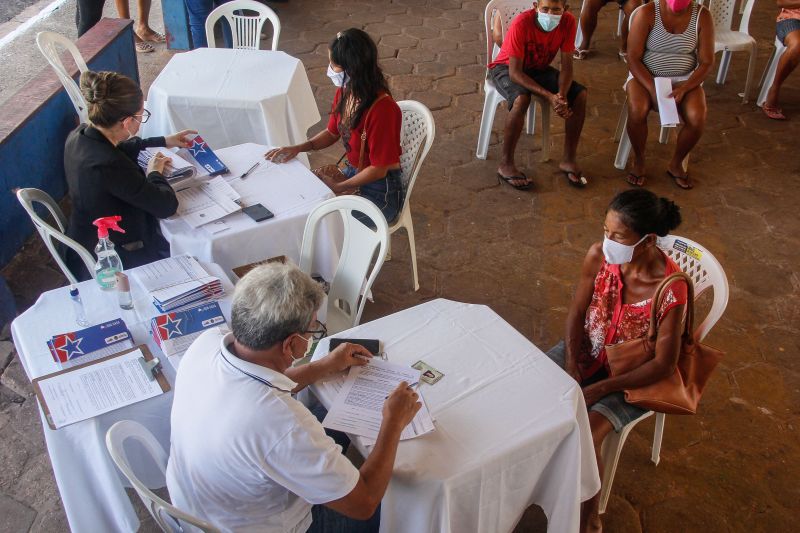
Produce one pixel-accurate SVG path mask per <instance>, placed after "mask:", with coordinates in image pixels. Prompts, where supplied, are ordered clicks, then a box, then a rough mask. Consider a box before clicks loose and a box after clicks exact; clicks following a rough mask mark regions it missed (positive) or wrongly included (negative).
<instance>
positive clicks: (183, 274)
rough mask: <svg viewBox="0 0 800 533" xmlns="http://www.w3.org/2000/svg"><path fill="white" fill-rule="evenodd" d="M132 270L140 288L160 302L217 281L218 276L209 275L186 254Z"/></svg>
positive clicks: (195, 260)
mask: <svg viewBox="0 0 800 533" xmlns="http://www.w3.org/2000/svg"><path fill="white" fill-rule="evenodd" d="M132 272H133V277H134V279H136V281H137V282H139V283H140V284H141V285H142V288H144V290H145V291H147V292H148V293H150V295H151V296H152V297H153V298H155V299H156V300H158V301H160V302H165V301H169V300H172V299H174V298H180V297H182V296H183V295H185V294H187V293H190V292H192V291H197V290H200V289H202V288H203V287H204V286H205V285H209V284H218V283H219V278H217V277H214V276H210V275H209V274H208V272H206V271H205V269H204V268H203V267H202V266H201V265H200V263H198V262H197V259H195V258H194V257H191V256H188V255H179V256H176V257H168V258H166V259H161V260H160V261H154V262H152V263H148V264H146V265H143V266H141V267H139V268H136V269H134V270H133V271H132Z"/></svg>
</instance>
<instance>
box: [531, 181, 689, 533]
mask: <svg viewBox="0 0 800 533" xmlns="http://www.w3.org/2000/svg"><path fill="white" fill-rule="evenodd" d="M680 222H681V215H680V209H679V208H678V207H677V206H676V205H675V204H674V203H673V202H671V201H670V200H667V199H666V198H659V197H657V196H656V195H655V194H653V193H652V192H650V191H648V190H645V189H631V190H627V191H624V192H621V193H619V194H618V195H617V196H615V197H614V199H613V200H612V201H611V204H610V205H609V206H608V210H607V211H606V218H605V223H604V224H603V229H604V232H605V237H604V239H603V242H602V243H599V242H598V243H595V244H593V245H592V246H591V248H589V252H588V253H587V254H586V259H584V261H583V269H582V272H581V278H580V280H579V282H578V287H577V289H576V291H575V296H574V298H573V299H572V305H571V306H570V310H569V314H568V316H567V324H566V326H567V327H566V339H565V340H564V341H561V342H560V343H559V344H557V345H556V346H554V347H553V348H551V349H550V351H549V352H548V353H547V355H548V356H549V357H550V358H551V359H552V360H553V361H554V362H556V363H557V364H558V365H559V366H561V367H562V368H564V370H566V372H567V373H568V374H569V375H570V376H572V377H573V378H574V379H575V380H576V381H577V382H578V383H580V384H581V387H582V388H583V396H584V399H585V400H586V406H587V407H588V408H589V424H590V425H591V428H592V440H593V441H594V446H595V454H596V457H597V466H598V468H599V469H600V477H601V479H602V477H603V474H602V470H603V464H602V462H601V455H600V447H601V446H602V444H603V440H604V439H605V437H606V435H608V433H609V432H610V431H611V430H612V429H613V430H614V431H617V432H619V431H620V430H621V429H622V428H623V427H624V426H625V425H627V424H628V423H629V422H632V421H634V420H636V419H637V418H639V417H640V416H642V415H643V414H645V412H646V411H644V410H642V409H640V408H639V407H636V406H634V405H631V404H628V403H626V402H625V398H624V395H623V391H624V390H625V389H635V388H637V387H642V386H645V385H650V384H651V383H655V382H657V381H659V380H661V379H663V378H665V377H667V376H669V375H671V374H672V373H673V372H674V371H675V365H676V364H677V362H678V354H679V350H680V345H681V332H682V324H683V315H684V312H685V308H686V286H685V285H684V284H683V283H681V282H675V283H673V284H671V285H670V286H669V288H668V289H667V291H666V295H665V297H664V300H663V302H662V304H661V306H660V307H659V308H658V309H657V310H655V311H653V309H652V297H653V293H654V292H655V290H656V288H657V287H658V285H659V284H660V283H661V281H662V280H663V279H664V278H665V277H667V276H669V275H670V274H672V273H673V272H678V271H679V270H680V268H679V267H678V266H677V265H676V264H675V263H674V262H673V261H672V259H670V258H669V257H668V256H667V254H665V253H664V252H663V251H662V250H661V249H660V248H658V246H656V240H657V237H658V236H660V237H663V236H665V235H667V234H668V233H669V232H670V231H672V230H673V229H675V228H676V227H677V226H678V225H679V224H680ZM653 312H655V313H657V315H656V316H657V320H658V324H659V327H658V338H657V340H656V355H655V357H654V358H653V359H652V360H651V361H648V362H647V363H645V364H643V365H642V366H640V367H639V368H637V369H635V370H632V371H630V372H627V373H625V374H620V375H616V376H611V375H610V372H609V367H608V361H607V360H606V350H605V347H606V345H609V344H617V343H620V342H623V341H627V340H631V339H636V338H639V337H643V336H644V335H645V333H646V332H647V330H648V327H649V324H650V314H651V313H653ZM599 496H600V495H599V494H597V495H596V496H595V497H594V498H592V499H591V500H588V501H587V502H586V504H585V505H584V508H583V513H582V517H581V519H582V520H581V521H582V523H583V524H584V525H585V527H584V528H583V529H584V531H599V530H600V529H601V527H602V525H601V523H600V517H599V514H598V505H599V501H600V498H599Z"/></svg>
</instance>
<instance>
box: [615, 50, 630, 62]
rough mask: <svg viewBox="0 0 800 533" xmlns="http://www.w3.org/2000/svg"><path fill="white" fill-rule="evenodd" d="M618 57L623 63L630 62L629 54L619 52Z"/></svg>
mask: <svg viewBox="0 0 800 533" xmlns="http://www.w3.org/2000/svg"><path fill="white" fill-rule="evenodd" d="M617 55H618V56H619V58H620V59H621V60H622V62H623V63H627V62H628V52H622V51H620V52H617Z"/></svg>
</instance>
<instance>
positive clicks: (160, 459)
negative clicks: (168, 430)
mask: <svg viewBox="0 0 800 533" xmlns="http://www.w3.org/2000/svg"><path fill="white" fill-rule="evenodd" d="M129 439H130V440H133V441H135V442H138V443H139V444H140V445H141V446H142V447H143V448H144V449H145V450H146V451H147V453H148V454H149V455H150V457H151V458H152V459H153V461H154V462H155V464H156V466H158V468H159V469H160V470H161V473H162V474H164V477H165V479H166V472H167V457H168V456H167V452H165V451H164V448H162V447H161V444H159V442H158V441H157V440H156V438H155V437H154V436H153V435H152V434H151V433H150V432H149V431H148V430H147V428H145V427H144V426H143V425H141V424H139V423H138V422H134V421H132V420H121V421H119V422H117V423H116V424H114V425H113V426H111V427H110V428H109V430H108V433H106V448H108V453H109V454H110V455H111V459H113V461H114V464H116V465H117V468H119V469H120V471H121V472H122V473H123V474H124V475H125V477H126V478H128V481H130V482H131V485H133V488H134V489H136V493H137V494H138V495H139V498H141V499H142V502H143V503H144V505H145V507H147V510H148V511H150V514H151V515H152V516H153V519H154V520H155V521H156V523H157V524H158V525H159V527H160V528H161V530H162V531H165V532H166V533H183V532H184V531H185V529H184V527H183V524H184V523H185V524H190V525H192V526H194V527H196V528H198V529H199V530H201V531H204V532H206V533H218V532H219V529H217V528H216V527H214V526H213V525H211V524H209V523H208V522H206V521H205V520H200V519H199V518H196V517H194V516H192V515H190V514H188V513H185V512H183V511H181V510H180V509H178V508H177V507H175V506H174V505H172V504H170V503H168V502H165V501H164V500H162V499H161V498H159V497H158V496H156V495H155V494H153V492H152V491H151V490H150V489H148V488H147V486H146V485H145V484H144V483H142V482H141V481H140V480H139V478H138V477H137V476H136V474H135V473H134V472H133V469H132V468H131V466H130V463H129V462H128V457H127V454H126V453H125V442H126V441H127V440H129Z"/></svg>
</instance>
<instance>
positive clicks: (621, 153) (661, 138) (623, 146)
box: [614, 4, 689, 170]
mask: <svg viewBox="0 0 800 533" xmlns="http://www.w3.org/2000/svg"><path fill="white" fill-rule="evenodd" d="M645 5H647V4H642V5H640V6H639V7H637V8H636V9H634V10H633V12H631V16H630V18H628V28H630V27H631V26H632V25H633V18H634V17H635V16H636V13H637V12H638V11H639V10H640V9H642V8H643V7H644V6H645ZM654 111H656V112H658V108H656V109H654ZM627 125H628V96H627V93H626V95H625V99H624V100H623V101H622V111H621V112H620V114H619V120H618V121H617V129H616V131H615V132H614V142H618V143H619V146H618V147H617V155H616V156H615V158H614V167H615V168H618V169H619V170H625V167H626V166H627V165H628V159H630V156H631V148H632V146H631V139H630V137H628V130H627ZM670 129H671V128H665V127H663V126H662V127H661V129H660V133H659V135H658V142H660V143H661V144H667V143H668V142H669V130H670ZM688 168H689V156H688V155H687V156H686V158H685V159H684V160H683V170H688Z"/></svg>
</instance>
